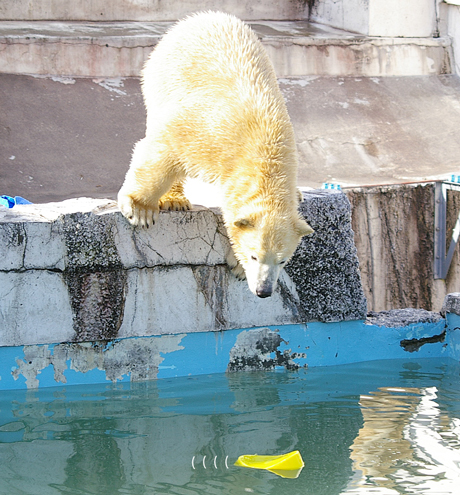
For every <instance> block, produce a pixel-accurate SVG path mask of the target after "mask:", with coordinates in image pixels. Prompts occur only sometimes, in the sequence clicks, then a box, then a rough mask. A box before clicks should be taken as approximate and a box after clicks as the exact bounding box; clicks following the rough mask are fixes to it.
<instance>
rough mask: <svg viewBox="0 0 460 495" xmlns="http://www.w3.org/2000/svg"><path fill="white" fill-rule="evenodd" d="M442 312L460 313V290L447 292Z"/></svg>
mask: <svg viewBox="0 0 460 495" xmlns="http://www.w3.org/2000/svg"><path fill="white" fill-rule="evenodd" d="M441 313H442V314H444V315H445V314H446V313H454V314H456V315H460V292H452V293H451V294H447V296H446V297H445V299H444V303H443V305H442V309H441Z"/></svg>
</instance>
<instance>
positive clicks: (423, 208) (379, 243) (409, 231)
mask: <svg viewBox="0 0 460 495" xmlns="http://www.w3.org/2000/svg"><path fill="white" fill-rule="evenodd" d="M434 189H435V186H434V183H426V184H410V185H395V186H376V187H369V188H357V189H353V190H348V192H347V195H348V197H349V199H350V202H351V204H352V210H353V221H352V224H353V230H354V232H355V242H356V247H357V251H358V258H359V261H360V268H361V276H362V281H363V288H364V293H365V294H366V297H367V300H368V305H369V309H370V310H371V311H382V310H388V309H396V308H407V307H412V308H425V309H428V310H437V309H439V308H440V307H441V305H442V301H443V300H444V298H445V297H446V295H447V294H448V293H449V292H454V291H456V290H458V287H459V285H460V248H459V247H458V246H457V248H456V250H455V252H454V257H453V259H452V263H451V266H450V270H449V272H448V274H447V277H446V279H445V280H443V279H437V280H435V279H434V236H435V225H434V211H435V210H434V209H435V194H434ZM459 213H460V192H457V191H448V193H447V223H446V226H447V238H446V240H445V242H446V244H447V246H449V244H450V240H451V238H452V231H453V228H454V226H455V223H456V221H457V217H458V215H459Z"/></svg>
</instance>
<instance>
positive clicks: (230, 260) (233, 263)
mask: <svg viewBox="0 0 460 495" xmlns="http://www.w3.org/2000/svg"><path fill="white" fill-rule="evenodd" d="M226 258H227V265H228V267H229V268H230V271H231V272H232V274H233V275H234V276H235V277H236V278H237V279H238V280H245V279H246V272H245V271H244V268H243V266H242V265H241V263H240V262H239V261H238V260H237V259H236V257H235V253H234V252H233V249H230V250H229V251H228V253H227V256H226Z"/></svg>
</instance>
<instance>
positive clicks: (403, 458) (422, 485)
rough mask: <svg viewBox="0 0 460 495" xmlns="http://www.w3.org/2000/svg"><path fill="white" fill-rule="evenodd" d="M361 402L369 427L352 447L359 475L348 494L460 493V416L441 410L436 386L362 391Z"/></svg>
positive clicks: (354, 463) (365, 422) (354, 464)
mask: <svg viewBox="0 0 460 495" xmlns="http://www.w3.org/2000/svg"><path fill="white" fill-rule="evenodd" d="M360 406H361V410H362V414H363V420H364V425H363V427H362V428H361V429H360V431H359V434H358V436H357V437H356V439H355V440H354V442H353V444H352V446H351V448H350V449H351V458H352V459H353V468H354V470H355V476H354V477H353V480H352V483H351V484H350V487H349V490H347V493H368V491H367V490H369V489H371V491H372V493H381V494H398V493H420V494H427V493H430V494H433V493H446V494H455V493H458V492H459V491H460V488H459V487H460V450H459V445H460V443H459V441H460V436H459V434H460V420H459V419H458V418H449V416H448V415H447V414H443V413H441V410H440V407H439V405H438V402H437V388H436V387H429V388H422V389H419V388H388V387H386V388H385V387H382V388H380V389H379V390H378V391H377V392H371V393H370V394H369V395H362V396H361V398H360ZM377 488H379V489H380V490H377Z"/></svg>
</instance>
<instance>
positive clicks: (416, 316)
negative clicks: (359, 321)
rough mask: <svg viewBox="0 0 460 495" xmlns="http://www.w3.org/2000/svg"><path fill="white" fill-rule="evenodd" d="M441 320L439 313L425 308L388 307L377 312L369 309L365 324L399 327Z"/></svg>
mask: <svg viewBox="0 0 460 495" xmlns="http://www.w3.org/2000/svg"><path fill="white" fill-rule="evenodd" d="M441 320H442V316H441V314H440V313H437V312H434V311H426V310H425V309H413V308H405V309H390V310H388V311H380V312H378V313H376V312H374V311H370V312H369V314H368V315H367V319H366V324H368V325H375V326H378V327H387V328H399V327H407V326H409V325H413V324H420V323H437V322H439V321H441Z"/></svg>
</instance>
